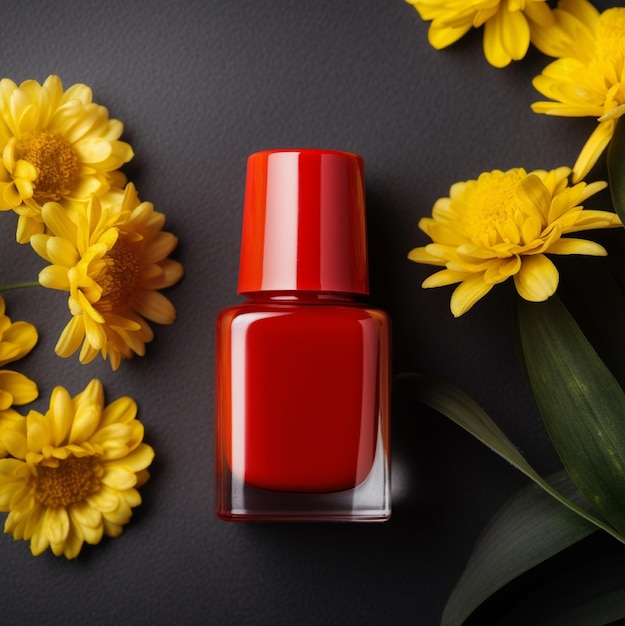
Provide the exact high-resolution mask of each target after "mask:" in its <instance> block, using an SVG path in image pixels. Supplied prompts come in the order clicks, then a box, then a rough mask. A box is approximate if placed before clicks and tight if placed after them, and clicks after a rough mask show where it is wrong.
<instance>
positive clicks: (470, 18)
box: [406, 0, 553, 67]
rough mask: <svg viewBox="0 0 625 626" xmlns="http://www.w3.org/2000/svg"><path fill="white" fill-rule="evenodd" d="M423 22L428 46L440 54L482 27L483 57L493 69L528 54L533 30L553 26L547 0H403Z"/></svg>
mask: <svg viewBox="0 0 625 626" xmlns="http://www.w3.org/2000/svg"><path fill="white" fill-rule="evenodd" d="M406 2H408V4H412V5H413V6H414V7H415V8H416V10H417V11H418V12H419V15H420V16H421V18H422V19H423V20H425V21H431V22H432V23H431V24H430V28H429V30H428V40H429V42H430V44H431V45H432V46H433V47H434V48H436V49H437V50H440V49H442V48H446V47H447V46H449V45H451V44H452V43H455V42H456V41H458V39H460V38H461V37H462V36H463V35H465V34H466V33H467V32H468V31H469V30H470V29H471V28H479V27H480V26H484V39H483V46H484V55H485V57H486V60H487V61H488V62H489V63H490V64H491V65H493V66H495V67H505V66H506V65H508V64H509V63H510V62H511V61H517V60H519V59H522V58H523V57H524V56H525V54H526V53H527V49H528V48H529V44H530V41H533V31H534V28H535V27H536V26H547V25H549V24H551V23H552V22H553V16H552V15H551V8H550V7H549V5H548V4H547V3H546V0H406Z"/></svg>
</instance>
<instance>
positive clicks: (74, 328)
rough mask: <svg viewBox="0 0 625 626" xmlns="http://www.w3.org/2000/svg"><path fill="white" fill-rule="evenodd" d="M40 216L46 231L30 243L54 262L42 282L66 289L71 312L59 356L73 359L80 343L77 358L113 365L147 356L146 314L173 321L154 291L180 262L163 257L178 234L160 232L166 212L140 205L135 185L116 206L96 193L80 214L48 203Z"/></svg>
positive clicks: (167, 282) (174, 275) (176, 274)
mask: <svg viewBox="0 0 625 626" xmlns="http://www.w3.org/2000/svg"><path fill="white" fill-rule="evenodd" d="M41 214H42V219H43V222H44V224H45V225H46V228H47V229H48V230H49V232H50V234H40V235H35V236H33V237H32V238H31V245H32V247H33V249H34V250H35V251H36V252H37V253H38V254H39V255H40V256H41V257H43V258H44V259H46V260H47V261H49V262H50V263H51V265H49V266H48V267H46V268H44V269H43V270H42V271H41V273H40V274H39V281H40V283H41V284H42V285H43V286H44V287H49V288H52V289H60V290H64V291H68V292H69V309H70V312H71V313H72V315H73V317H72V319H71V320H70V322H69V323H68V324H67V326H66V327H65V329H64V330H63V332H62V334H61V337H60V338H59V341H58V343H57V345H56V353H57V354H58V355H60V356H62V357H67V356H70V355H72V354H73V353H74V352H76V350H78V348H79V347H80V346H81V344H82V349H81V351H80V361H81V362H82V363H88V362H89V361H91V360H93V359H94V358H95V357H96V356H97V355H98V354H101V355H102V357H103V358H105V359H106V358H107V357H108V358H109V359H110V363H111V367H112V368H113V369H114V370H115V369H117V368H118V367H119V365H120V362H121V359H122V358H130V357H131V356H132V355H133V353H135V354H138V355H143V354H145V344H146V343H148V342H149V341H151V340H152V338H153V332H152V329H151V328H150V326H149V324H148V323H147V322H146V319H147V320H150V321H152V322H156V323H158V324H171V323H173V322H174V320H175V318H176V311H175V308H174V306H173V305H172V303H171V302H170V301H169V300H168V299H167V298H166V297H165V296H164V295H162V294H161V293H160V292H159V290H160V289H164V288H166V287H170V286H172V285H174V284H175V283H176V282H178V281H179V280H180V278H181V277H182V275H183V268H182V265H181V264H180V263H179V262H178V261H174V260H172V259H169V258H168V255H169V254H170V253H171V252H172V251H173V250H174V248H175V247H176V245H177V243H178V239H177V237H175V236H174V235H173V234H172V233H169V232H165V231H163V230H162V228H163V225H164V223H165V216H164V214H162V213H158V212H157V211H155V210H154V207H153V205H152V203H150V202H141V201H140V200H139V198H138V196H137V193H136V190H135V187H134V185H133V184H132V183H129V184H128V185H127V186H126V189H125V192H124V196H123V201H122V203H121V205H120V206H117V207H114V208H104V207H102V205H101V204H100V202H99V200H98V198H96V197H95V196H93V197H92V199H91V202H90V203H89V205H88V207H87V209H86V211H85V212H84V213H79V214H76V215H74V216H71V215H68V213H67V212H65V211H64V210H63V208H62V207H61V206H60V205H59V204H56V203H53V202H51V203H48V204H46V205H44V207H43V209H42V213H41Z"/></svg>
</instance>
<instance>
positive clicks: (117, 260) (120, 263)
mask: <svg viewBox="0 0 625 626" xmlns="http://www.w3.org/2000/svg"><path fill="white" fill-rule="evenodd" d="M139 272H140V265H139V260H138V259H137V256H136V254H135V251H134V250H133V247H132V246H131V245H130V244H129V243H128V242H127V241H125V240H124V239H123V236H122V235H120V236H119V238H118V239H117V241H116V242H115V245H114V246H113V247H112V248H111V249H110V251H109V253H108V254H107V255H106V269H105V271H104V276H103V277H102V278H101V279H99V280H98V282H99V284H100V286H101V287H102V297H101V301H107V302H108V303H110V305H111V307H112V308H113V309H119V308H122V307H124V306H125V305H126V304H127V303H128V299H129V298H130V296H131V295H132V293H133V291H134V289H135V287H136V284H137V281H138V278H139Z"/></svg>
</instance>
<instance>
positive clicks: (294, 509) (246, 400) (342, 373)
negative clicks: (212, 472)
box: [216, 294, 390, 521]
mask: <svg viewBox="0 0 625 626" xmlns="http://www.w3.org/2000/svg"><path fill="white" fill-rule="evenodd" d="M389 326H390V325H389V320H388V317H387V315H386V314H385V313H384V312H382V311H379V310H377V309H373V308H370V307H367V306H365V305H362V304H359V303H356V302H355V301H353V300H351V299H349V298H341V297H339V296H336V295H327V294H298V295H292V294H291V295H286V294H273V295H271V296H270V295H268V294H257V295H254V296H252V297H251V299H250V300H249V301H248V302H247V303H244V304H241V305H238V306H234V307H230V308H228V309H226V310H224V311H222V313H221V314H220V316H219V318H218V321H217V370H216V371H217V423H216V436H217V450H216V464H217V513H218V515H219V516H220V517H221V518H222V519H228V520H243V521H245V520H248V521H253V520H320V521H321V520H327V521H359V520H362V521H380V520H385V519H388V517H389V516H390V480H389V454H388V448H389V438H388V437H389V345H390V338H389V333H390V328H389Z"/></svg>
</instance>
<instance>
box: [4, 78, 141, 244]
mask: <svg viewBox="0 0 625 626" xmlns="http://www.w3.org/2000/svg"><path fill="white" fill-rule="evenodd" d="M122 131H123V126H122V123H121V122H120V121H118V120H114V119H109V114H108V111H107V109H106V108H105V107H103V106H101V105H98V104H96V103H95V102H92V92H91V89H90V88H89V87H87V85H83V84H80V83H79V84H76V85H73V86H72V87H70V88H69V89H67V90H65V91H64V90H63V85H62V83H61V80H60V79H59V77H58V76H49V77H48V78H47V79H46V80H45V82H44V83H43V84H41V85H40V84H39V83H38V82H36V81H34V80H27V81H25V82H23V83H22V84H21V85H19V86H18V85H16V84H15V83H14V82H13V81H12V80H9V79H8V78H4V79H2V80H0V152H1V153H2V161H1V162H0V210H3V211H6V210H11V209H12V210H14V211H15V212H16V213H17V214H18V215H19V220H18V228H17V240H18V241H19V242H21V243H25V242H27V241H28V240H29V239H30V237H31V235H33V234H35V233H41V232H43V224H42V221H41V216H40V213H41V207H42V206H43V205H44V204H45V203H46V202H51V201H53V202H58V203H60V204H61V205H62V206H64V207H65V208H70V207H72V206H75V205H76V204H77V203H78V204H84V203H86V202H87V201H88V199H89V197H90V196H91V194H96V195H98V196H100V197H102V198H104V197H106V196H107V194H110V193H112V194H113V195H115V193H116V192H119V190H121V189H122V188H123V186H124V184H125V182H126V179H125V177H124V175H123V174H122V173H121V172H119V171H118V169H119V168H120V167H121V166H122V165H123V164H124V163H127V162H128V161H129V160H130V159H131V158H132V156H133V152H132V148H131V147H130V145H129V144H127V143H126V142H124V141H120V140H119V137H120V136H121V134H122Z"/></svg>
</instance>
